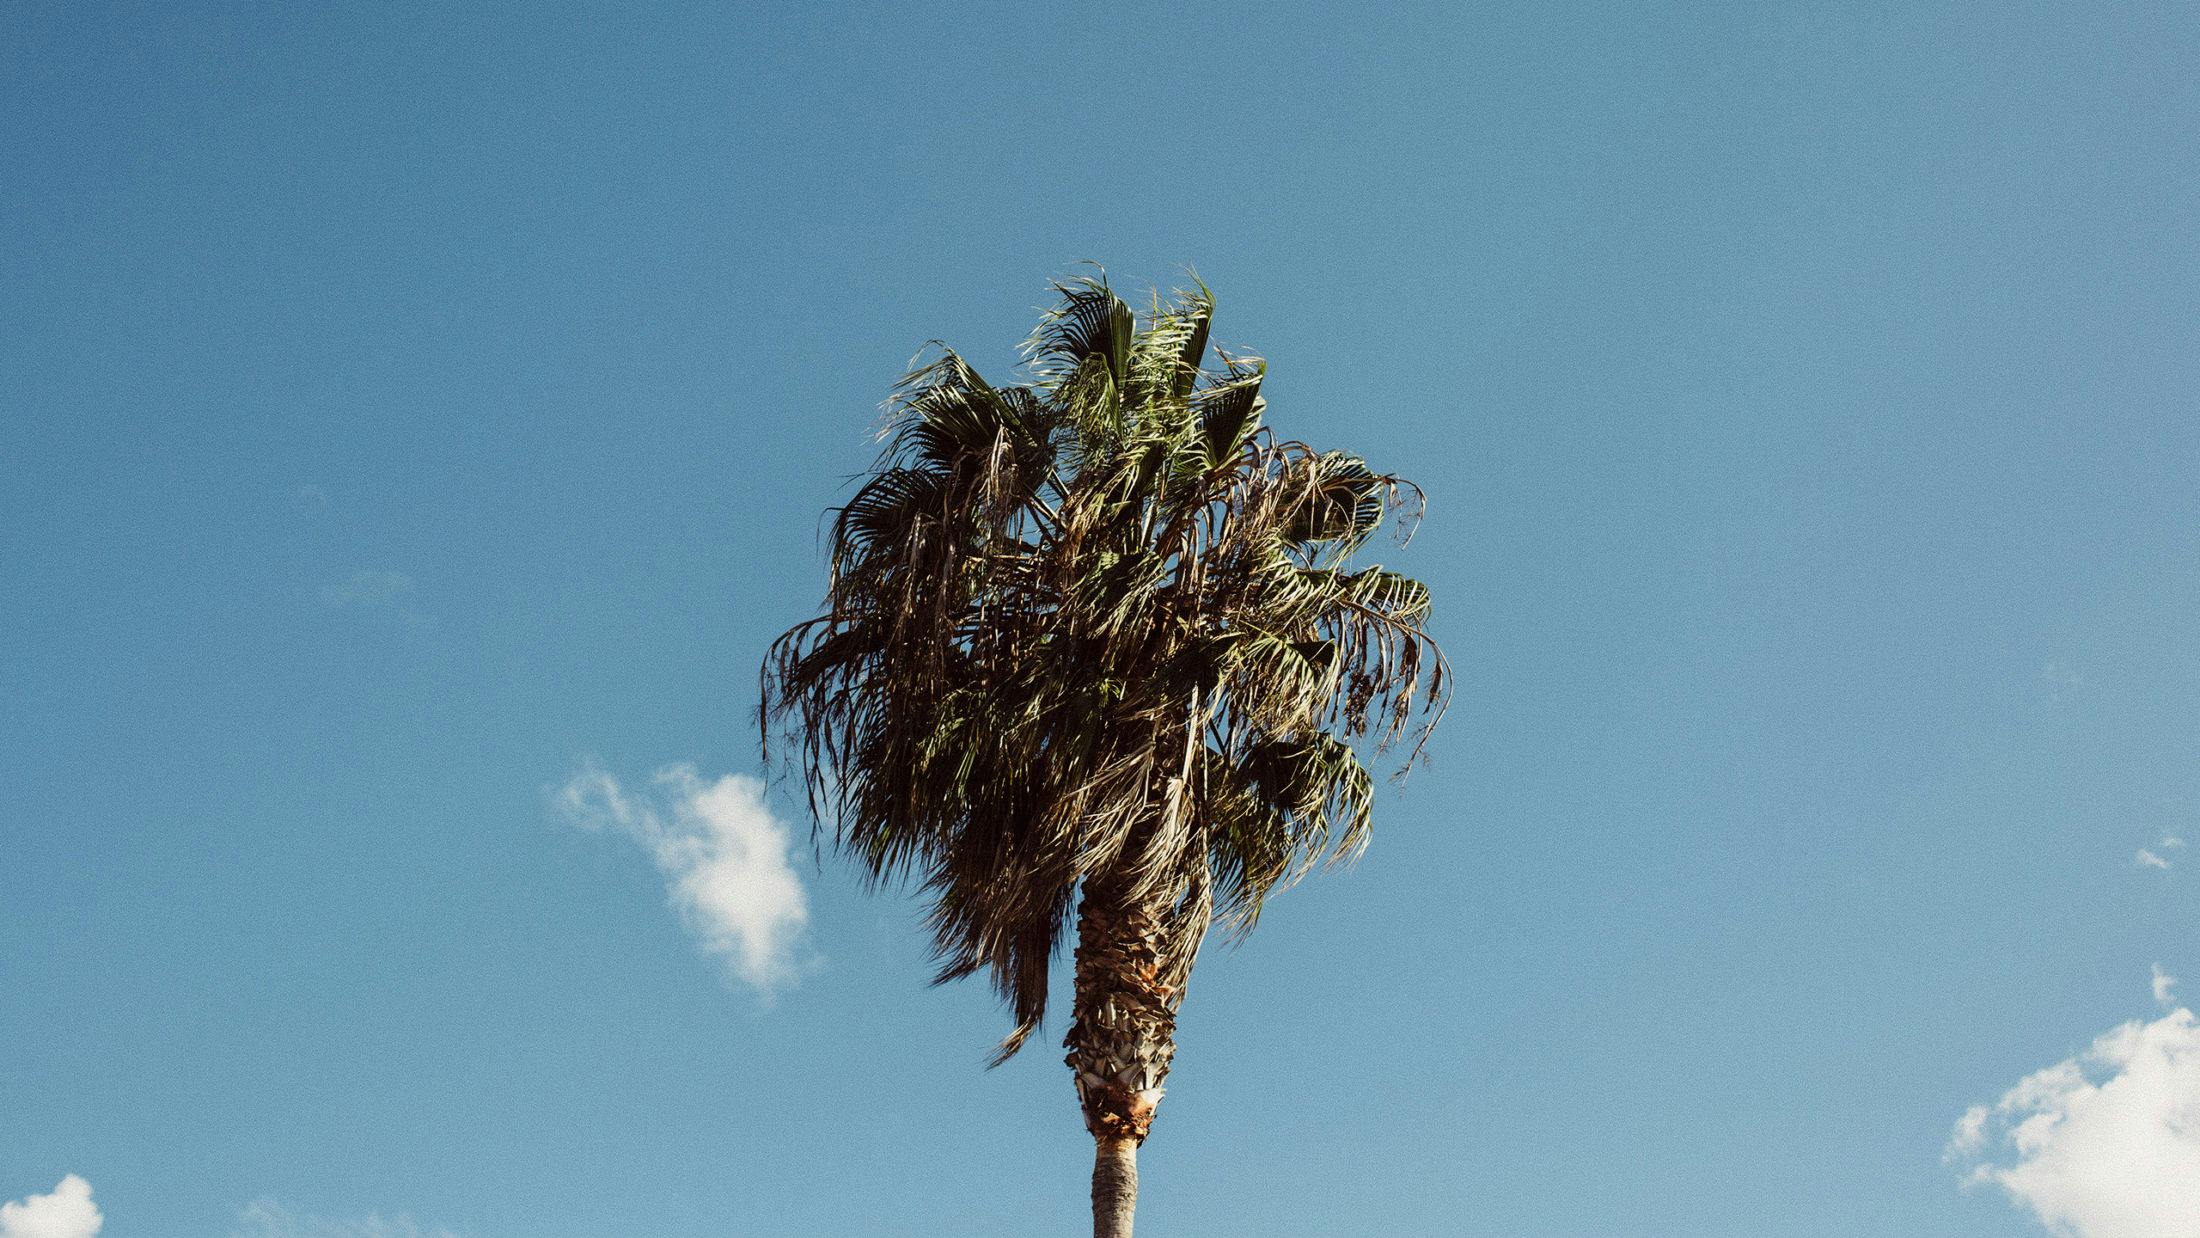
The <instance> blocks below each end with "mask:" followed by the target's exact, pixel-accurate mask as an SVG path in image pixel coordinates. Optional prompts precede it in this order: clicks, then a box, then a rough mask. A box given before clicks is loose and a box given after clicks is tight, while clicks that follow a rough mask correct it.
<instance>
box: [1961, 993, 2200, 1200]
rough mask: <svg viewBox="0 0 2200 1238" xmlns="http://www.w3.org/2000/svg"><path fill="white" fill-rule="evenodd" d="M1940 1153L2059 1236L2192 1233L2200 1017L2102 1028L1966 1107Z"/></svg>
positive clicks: (2198, 1165) (2180, 1015)
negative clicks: (2061, 1056) (2063, 1056)
mask: <svg viewBox="0 0 2200 1238" xmlns="http://www.w3.org/2000/svg"><path fill="white" fill-rule="evenodd" d="M2155 977H2156V980H2155V992H2156V995H2157V996H2158V997H2159V996H2163V995H2165V994H2166V993H2167V987H2166V986H2167V983H2169V978H2168V977H2166V976H2164V975H2163V974H2162V972H2161V969H2159V968H2156V969H2155ZM1947 1159H1948V1160H1949V1161H1951V1162H1963V1163H1968V1164H1970V1165H1971V1166H1972V1168H1971V1170H1970V1173H1969V1175H1968V1179H1967V1181H1968V1182H1969V1183H1972V1184H1992V1185H1995V1186H1999V1187H2000V1188H2001V1189H2002V1190H2004V1191H2006V1192H2007V1193H2008V1195H2009V1197H2010V1198H2011V1199H2012V1200H2014V1201H2015V1202H2016V1203H2018V1204H2020V1205H2022V1206H2023V1207H2025V1208H2028V1209H2030V1210H2031V1212H2032V1213H2033V1215H2034V1216H2035V1217H2037V1218H2038V1219H2039V1221H2040V1223H2041V1224H2042V1225H2044V1226H2046V1227H2047V1228H2048V1229H2049V1230H2050V1231H2052V1232H2053V1233H2055V1234H2057V1235H2060V1236H2062V1238H2200V1022H2196V1021H2195V1020H2194V1018H2193V1014H2192V1012H2191V1011H2190V1010H2185V1009H2177V1010H2172V1011H2170V1012H2169V1013H2168V1014H2165V1015H2163V1016H2162V1017H2161V1018H2159V1019H2156V1020H2154V1021H2153V1022H2151V1023H2141V1022H2138V1021H2133V1022H2130V1023H2126V1024H2124V1025H2123V1026H2122V1027H2119V1028H2116V1029H2115V1030H2114V1031H2111V1032H2108V1033H2105V1034H2104V1035H2102V1036H2101V1037H2100V1038H2098V1039H2096V1040H2095V1041H2094V1042H2093V1044H2092V1047H2090V1048H2088V1049H2087V1050H2086V1051H2085V1052H2084V1053H2081V1054H2079V1055H2077V1056H2076V1057H2073V1058H2070V1059H2068V1060H2066V1061H2062V1062H2057V1063H2056V1064H2055V1065H2053V1066H2050V1067H2048V1068H2047V1069H2045V1070H2041V1071H2036V1072H2034V1073H2033V1074H2031V1075H2029V1076H2027V1077H2026V1078H2025V1079H2024V1080H2022V1081H2021V1082H2019V1083H2018V1084H2017V1085H2016V1086H2015V1087H2013V1088H2011V1089H2009V1091H2008V1093H2007V1094H2005V1095H2004V1096H2003V1097H2002V1098H2001V1099H2000V1100H1999V1101H1997V1102H1995V1103H1994V1104H1993V1105H1992V1106H1990V1107H1989V1106H1985V1105H1978V1106H1974V1107H1972V1108H1971V1109H1969V1110H1967V1111H1966V1112H1965V1113H1964V1115H1963V1116H1962V1117H1961V1118H1959V1119H1957V1121H1956V1125H1955V1130H1954V1133H1953V1134H1952V1136H1951V1137H1950V1138H1949V1141H1948V1150H1947Z"/></svg>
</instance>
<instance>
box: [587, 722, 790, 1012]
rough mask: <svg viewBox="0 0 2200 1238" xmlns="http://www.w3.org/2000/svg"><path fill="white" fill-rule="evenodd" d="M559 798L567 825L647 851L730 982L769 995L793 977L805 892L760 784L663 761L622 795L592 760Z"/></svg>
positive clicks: (615, 781)
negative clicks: (607, 833)
mask: <svg viewBox="0 0 2200 1238" xmlns="http://www.w3.org/2000/svg"><path fill="white" fill-rule="evenodd" d="M556 799H557V804H558V807H559V809H560V810H561V811H562V812H563V813H564V815H565V817H566V818H567V819H568V820H570V821H572V822H573V823H574V824H576V825H579V826H582V827H583V828H586V829H602V828H604V827H606V826H609V827H611V828H614V829H617V830H619V831H620V832H622V833H624V834H625V835H627V836H628V837H629V838H632V839H633V840H634V841H635V842H636V843H638V844H640V845H641V847H642V849H643V850H645V851H647V852H649V854H650V858H651V859H653V860H655V861H656V862H657V868H658V869H659V871H661V872H663V873H664V875H665V886H666V890H667V892H668V893H669V895H670V896H671V901H672V904H673V906H674V907H676V908H678V909H679V912H680V916H681V918H682V919H683V920H685V921H686V923H687V926H688V928H689V929H690V930H691V931H692V932H694V934H695V935H696V937H697V938H699V939H700V940H701V943H702V946H703V949H704V951H706V952H707V953H710V954H714V955H718V956H721V957H722V958H724V959H725V961H726V966H727V970H728V972H729V973H730V974H731V975H732V976H733V977H734V978H735V979H736V980H739V981H741V982H742V983H744V984H747V985H749V986H751V987H752V988H755V989H757V990H759V991H762V992H765V993H769V992H770V991H771V990H773V989H775V988H778V987H779V986H781V985H783V984H786V983H788V982H790V981H792V980H793V979H794V976H795V971H796V962H795V954H796V950H797V948H798V947H799V946H800V944H801V939H802V930H803V926H804V925H805V924H807V923H808V921H809V898H808V896H807V895H806V894H805V893H804V891H803V889H802V879H801V878H800V877H799V876H797V875H796V873H795V871H794V866H793V865H792V864H791V863H789V861H788V852H789V850H790V846H789V838H788V833H787V827H786V826H784V825H782V824H781V823H780V822H779V821H778V819H777V818H775V817H773V816H772V814H771V809H770V808H769V807H767V806H766V805H765V803H764V784H763V782H762V781H761V780H759V779H756V778H750V777H746V776H744V775H741V774H727V775H725V776H723V777H720V778H718V779H716V780H715V781H710V782H706V781H704V780H703V778H702V776H701V775H699V774H697V773H696V771H695V767H694V766H692V765H670V766H667V767H665V768H664V769H661V770H659V771H657V775H656V777H655V779H654V780H653V782H652V786H651V788H650V790H649V791H648V792H645V793H642V794H639V795H629V794H628V793H627V792H626V791H625V789H624V788H622V787H621V786H620V785H619V781H618V779H616V778H613V777H612V776H611V775H610V774H607V773H605V772H604V771H602V770H600V769H597V768H596V767H595V766H593V765H590V766H588V767H587V768H585V769H583V770H582V771H581V772H580V773H579V774H577V775H575V776H574V777H573V778H572V779H571V780H569V781H568V782H567V783H566V784H565V786H564V787H562V788H560V789H559V790H558V792H557V796H556Z"/></svg>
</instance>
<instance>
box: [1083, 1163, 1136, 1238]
mask: <svg viewBox="0 0 2200 1238" xmlns="http://www.w3.org/2000/svg"><path fill="white" fill-rule="evenodd" d="M1137 1210H1138V1143H1137V1141H1136V1140H1131V1139H1095V1140H1093V1157H1092V1238H1131V1215H1132V1214H1133V1213H1135V1212H1136V1211H1137Z"/></svg>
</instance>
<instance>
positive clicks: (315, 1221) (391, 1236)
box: [230, 1199, 459, 1238]
mask: <svg viewBox="0 0 2200 1238" xmlns="http://www.w3.org/2000/svg"><path fill="white" fill-rule="evenodd" d="M238 1219H239V1221H240V1223H241V1224H242V1225H243V1228H242V1229H238V1230H234V1231H232V1232H231V1234H230V1238H459V1236H458V1235H457V1234H455V1233H453V1232H452V1231H450V1230H447V1229H443V1228H441V1227H436V1228H428V1227H425V1226H422V1225H419V1224H417V1223H415V1222H414V1221H413V1219H412V1218H410V1217H407V1216H398V1217H393V1218H391V1219H388V1220H384V1219H383V1218H382V1217H380V1216H369V1217H363V1218H359V1219H356V1220H344V1221H332V1220H329V1219H328V1218H326V1217H316V1216H299V1215H298V1214H296V1213H293V1212H291V1211H290V1210H288V1209H286V1208H284V1207H283V1206H282V1205H280V1204H278V1203H276V1202H275V1201H274V1200H271V1199H263V1200H260V1201H258V1202H256V1203H254V1204H252V1205H250V1206H248V1207H247V1208H246V1209H245V1210H244V1213H243V1215H242V1216H240V1217H239V1218H238Z"/></svg>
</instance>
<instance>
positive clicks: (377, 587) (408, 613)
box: [321, 570, 435, 628]
mask: <svg viewBox="0 0 2200 1238" xmlns="http://www.w3.org/2000/svg"><path fill="white" fill-rule="evenodd" d="M416 592H417V590H416V589H415V588H414V587H413V579H412V577H410V576H407V575H406V574H404V573H403V572H389V571H381V570H372V571H358V572H353V573H352V574H351V578H350V579H349V580H346V581H345V582H344V583H342V584H340V585H329V586H327V587H326V588H324V589H322V590H321V604H322V605H323V606H326V607H328V608H329V609H331V610H351V611H358V612H360V613H362V614H371V615H384V616H388V617H390V618H394V619H396V620H397V621H398V622H399V623H402V624H404V625H405V626H406V627H409V628H424V627H427V626H428V625H429V624H432V623H434V622H435V620H434V619H433V618H432V617H430V616H429V615H427V614H425V613H423V612H422V611H421V609H420V607H419V606H418V605H417V604H415V602H414V600H413V598H414V594H415V593H416Z"/></svg>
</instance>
